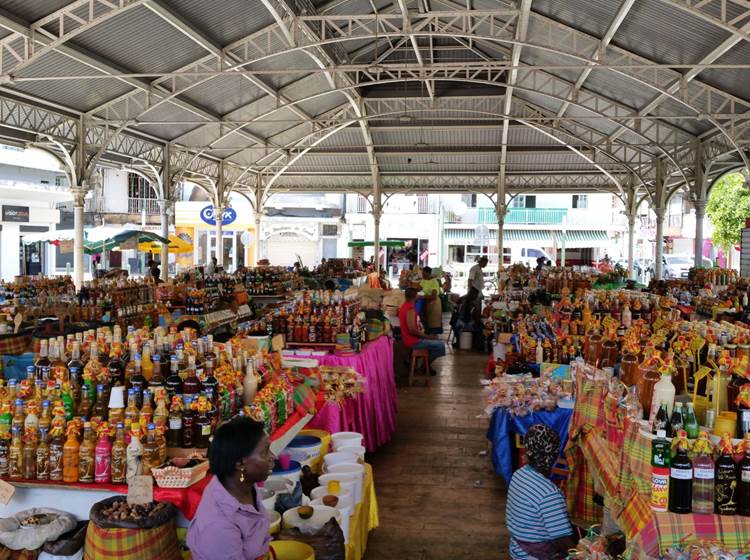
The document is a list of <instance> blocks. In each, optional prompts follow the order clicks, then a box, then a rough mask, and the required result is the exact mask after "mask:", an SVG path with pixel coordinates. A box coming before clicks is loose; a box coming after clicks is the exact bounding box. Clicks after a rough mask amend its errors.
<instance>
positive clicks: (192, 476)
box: [151, 461, 208, 488]
mask: <svg viewBox="0 0 750 560" xmlns="http://www.w3.org/2000/svg"><path fill="white" fill-rule="evenodd" d="M207 472H208V461H202V462H201V463H199V464H197V465H195V466H194V467H191V468H187V469H181V468H179V467H175V466H173V465H170V466H168V467H164V468H161V469H152V470H151V474H153V475H154V480H156V484H157V485H158V486H159V487H160V488H187V487H188V486H192V485H193V484H195V483H196V482H198V481H199V480H202V479H203V478H205V477H206V473H207Z"/></svg>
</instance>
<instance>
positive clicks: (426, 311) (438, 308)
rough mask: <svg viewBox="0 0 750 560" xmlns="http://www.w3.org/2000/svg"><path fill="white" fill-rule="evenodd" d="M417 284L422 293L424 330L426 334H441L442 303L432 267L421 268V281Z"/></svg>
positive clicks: (438, 283) (438, 284) (438, 285)
mask: <svg viewBox="0 0 750 560" xmlns="http://www.w3.org/2000/svg"><path fill="white" fill-rule="evenodd" d="M419 284H420V287H421V289H422V293H423V294H424V296H423V297H422V301H423V302H424V303H423V306H422V317H423V322H424V330H425V332H427V334H441V333H442V332H443V304H442V302H441V301H440V282H438V280H437V279H436V278H433V277H432V269H431V268H430V267H429V266H426V267H424V268H423V269H422V281H421V282H420V283H419Z"/></svg>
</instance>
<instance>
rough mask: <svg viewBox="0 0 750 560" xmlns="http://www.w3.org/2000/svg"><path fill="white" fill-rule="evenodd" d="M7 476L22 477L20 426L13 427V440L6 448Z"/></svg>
mask: <svg viewBox="0 0 750 560" xmlns="http://www.w3.org/2000/svg"><path fill="white" fill-rule="evenodd" d="M8 476H9V477H10V478H15V479H19V478H23V440H22V439H21V428H14V429H13V441H12V442H11V444H10V449H9V450H8Z"/></svg>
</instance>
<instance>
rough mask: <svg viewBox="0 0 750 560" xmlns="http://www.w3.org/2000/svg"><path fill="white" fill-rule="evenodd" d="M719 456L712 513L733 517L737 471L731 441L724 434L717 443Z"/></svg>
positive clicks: (735, 506)
mask: <svg viewBox="0 0 750 560" xmlns="http://www.w3.org/2000/svg"><path fill="white" fill-rule="evenodd" d="M719 451H720V452H721V455H720V456H719V458H718V459H717V460H716V485H715V490H714V513H717V514H719V515H734V514H735V513H737V503H736V501H735V491H736V488H737V469H736V467H735V464H734V458H733V457H732V453H733V448H732V440H731V438H730V436H729V434H724V436H723V437H722V439H721V441H720V442H719Z"/></svg>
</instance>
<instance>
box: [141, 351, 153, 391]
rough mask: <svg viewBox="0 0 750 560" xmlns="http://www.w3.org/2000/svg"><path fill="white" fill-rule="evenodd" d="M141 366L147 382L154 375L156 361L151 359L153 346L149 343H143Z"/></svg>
mask: <svg viewBox="0 0 750 560" xmlns="http://www.w3.org/2000/svg"><path fill="white" fill-rule="evenodd" d="M141 368H142V371H143V377H144V378H145V379H146V383H148V382H149V381H151V378H152V377H153V376H154V362H152V361H151V346H149V345H148V344H144V345H143V356H142V360H141Z"/></svg>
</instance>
